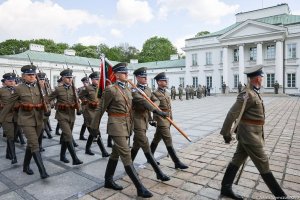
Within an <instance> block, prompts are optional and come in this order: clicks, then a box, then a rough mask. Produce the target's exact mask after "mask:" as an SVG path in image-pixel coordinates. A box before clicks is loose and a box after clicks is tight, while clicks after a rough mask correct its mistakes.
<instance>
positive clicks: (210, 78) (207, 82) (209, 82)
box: [206, 76, 212, 88]
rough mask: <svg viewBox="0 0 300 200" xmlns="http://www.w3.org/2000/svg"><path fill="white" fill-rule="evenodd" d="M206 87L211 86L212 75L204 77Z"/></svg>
mask: <svg viewBox="0 0 300 200" xmlns="http://www.w3.org/2000/svg"><path fill="white" fill-rule="evenodd" d="M206 87H209V88H211V87H212V76H207V77H206Z"/></svg>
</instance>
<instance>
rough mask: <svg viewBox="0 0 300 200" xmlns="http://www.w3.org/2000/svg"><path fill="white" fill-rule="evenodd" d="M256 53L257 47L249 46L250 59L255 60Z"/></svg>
mask: <svg viewBox="0 0 300 200" xmlns="http://www.w3.org/2000/svg"><path fill="white" fill-rule="evenodd" d="M256 55H257V48H256V47H251V48H250V60H256Z"/></svg>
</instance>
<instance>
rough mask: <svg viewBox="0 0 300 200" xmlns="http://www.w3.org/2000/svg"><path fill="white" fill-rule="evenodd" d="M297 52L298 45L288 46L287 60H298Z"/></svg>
mask: <svg viewBox="0 0 300 200" xmlns="http://www.w3.org/2000/svg"><path fill="white" fill-rule="evenodd" d="M296 53H297V51H296V43H293V44H287V58H289V59H291V58H296V57H297V54H296Z"/></svg>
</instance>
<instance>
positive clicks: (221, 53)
mask: <svg viewBox="0 0 300 200" xmlns="http://www.w3.org/2000/svg"><path fill="white" fill-rule="evenodd" d="M220 63H223V51H220Z"/></svg>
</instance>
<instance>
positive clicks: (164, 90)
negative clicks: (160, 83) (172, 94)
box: [158, 88, 166, 93]
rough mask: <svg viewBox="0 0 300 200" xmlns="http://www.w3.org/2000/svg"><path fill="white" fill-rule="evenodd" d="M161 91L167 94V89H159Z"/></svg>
mask: <svg viewBox="0 0 300 200" xmlns="http://www.w3.org/2000/svg"><path fill="white" fill-rule="evenodd" d="M158 89H159V91H161V92H162V93H165V92H166V89H164V88H158Z"/></svg>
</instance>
